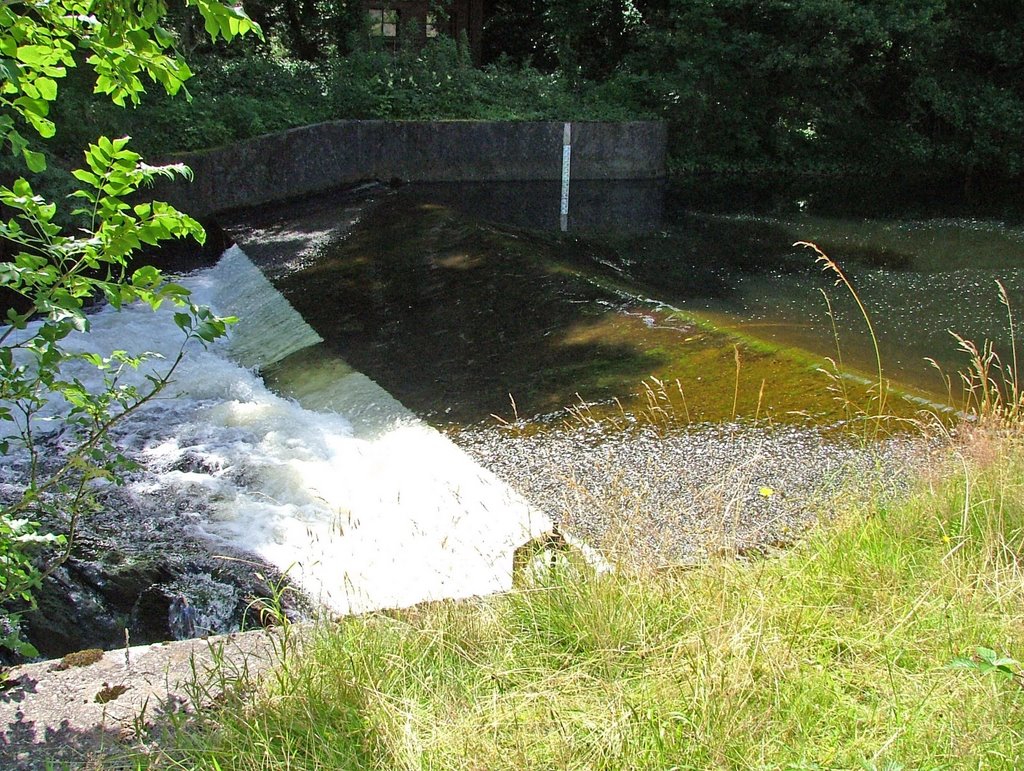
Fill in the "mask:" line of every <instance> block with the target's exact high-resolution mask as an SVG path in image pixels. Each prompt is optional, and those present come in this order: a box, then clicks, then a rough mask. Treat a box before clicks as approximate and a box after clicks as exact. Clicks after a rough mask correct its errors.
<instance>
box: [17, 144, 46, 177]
mask: <svg viewBox="0 0 1024 771" xmlns="http://www.w3.org/2000/svg"><path fill="white" fill-rule="evenodd" d="M21 153H22V155H24V156H25V164H26V165H27V166H28V169H29V171H31V172H34V173H36V174H38V173H39V172H41V171H45V170H46V156H44V155H43V154H42V153H37V152H35V151H34V150H29V149H28V148H27V147H26V148H25V149H24V150H22V151H21Z"/></svg>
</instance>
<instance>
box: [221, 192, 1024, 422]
mask: <svg viewBox="0 0 1024 771" xmlns="http://www.w3.org/2000/svg"><path fill="white" fill-rule="evenodd" d="M364 192H366V191H364ZM706 192H707V194H708V195H712V194H714V192H715V191H714V190H711V191H706ZM369 193H370V195H371V197H372V198H373V200H372V201H369V202H368V201H367V200H365V196H363V199H359V197H358V196H356V197H355V198H353V197H352V196H351V195H350V194H348V197H345V196H342V197H340V198H336V199H332V198H330V197H326V198H319V199H317V200H314V201H307V202H298V203H295V204H291V205H288V206H285V207H275V208H274V209H273V210H268V211H265V212H263V213H262V214H260V215H259V216H253V215H246V218H244V222H245V224H244V225H243V226H242V227H240V228H236V229H235V231H234V232H235V233H236V234H237V236H238V238H239V241H240V242H241V244H242V246H243V248H245V249H246V251H247V252H248V253H249V254H250V255H251V256H252V257H253V258H254V260H255V261H256V262H257V263H258V264H259V265H260V266H261V267H262V268H263V270H264V271H265V272H266V273H267V274H268V275H270V276H271V277H272V278H274V279H275V280H276V281H277V283H278V285H279V288H280V289H281V290H282V291H283V292H284V293H285V295H286V296H287V297H288V299H289V300H290V301H291V302H292V303H293V304H294V305H295V307H296V308H297V309H298V310H299V312H300V313H301V314H302V315H303V316H304V317H305V318H306V319H307V320H308V321H309V323H310V324H311V325H312V326H313V327H314V328H315V329H316V330H317V332H319V334H320V335H321V336H323V337H324V338H325V341H326V342H325V343H324V345H325V346H326V347H327V348H328V349H330V350H331V352H332V353H333V354H335V355H337V356H340V357H341V358H342V359H344V360H345V361H346V362H348V364H350V365H351V366H353V367H354V368H355V369H357V370H359V371H362V372H365V373H366V374H367V375H369V376H370V377H371V378H373V379H375V380H377V381H378V382H379V383H380V384H381V385H382V386H384V387H385V388H386V389H387V390H388V391H390V392H391V393H393V394H394V395H395V396H396V397H397V398H399V399H400V400H401V401H402V402H404V403H405V404H406V405H407V406H409V407H410V408H411V409H413V410H414V411H415V412H417V413H419V414H420V415H423V416H426V417H428V418H430V419H431V420H433V421H435V422H437V423H440V424H460V425H465V424H471V423H475V422H478V421H481V420H489V419H491V418H490V416H491V415H501V416H503V417H504V418H510V417H511V416H512V415H513V407H512V404H511V402H510V395H511V397H512V398H514V400H515V403H516V406H517V409H518V412H519V414H520V415H522V416H531V415H536V414H543V413H547V412H551V411H554V410H559V409H561V408H564V407H566V406H567V405H571V404H574V403H576V402H577V401H578V399H580V398H582V399H584V400H587V401H591V402H594V401H606V402H609V403H611V401H612V400H613V399H618V400H620V401H622V402H623V404H624V406H625V407H626V408H627V409H633V408H642V406H643V393H642V392H641V391H642V389H641V388H640V385H641V383H642V382H643V381H644V380H645V379H646V378H650V377H652V376H653V377H657V378H659V379H661V380H665V381H667V382H670V383H671V382H674V381H675V380H676V379H679V380H680V382H681V384H682V386H683V390H684V393H685V399H686V401H687V405H688V406H687V408H686V409H687V411H688V413H689V415H690V417H691V418H692V419H693V420H722V419H730V418H732V417H734V416H744V415H747V416H753V415H762V416H763V415H766V414H767V415H769V416H771V418H772V419H775V420H793V419H794V417H793V416H794V415H796V416H802V415H807V414H810V415H813V416H816V417H818V418H821V419H826V420H827V419H831V418H837V417H843V416H844V413H845V411H844V409H843V408H842V406H841V405H838V404H837V403H836V401H835V394H834V393H833V392H831V391H829V383H828V381H827V379H825V378H824V377H823V376H822V374H821V373H820V372H819V371H818V370H819V369H820V368H821V367H822V366H823V365H824V366H827V365H826V362H825V359H824V357H836V356H837V349H836V338H835V335H834V333H833V327H832V323H833V319H834V321H835V324H836V331H837V333H838V337H839V342H840V353H841V356H842V360H843V362H844V365H845V366H847V367H849V368H851V369H852V370H853V371H854V372H857V371H859V372H871V371H873V370H874V359H873V351H872V347H871V344H870V340H869V338H868V337H867V335H866V334H865V329H864V324H863V320H862V319H861V318H860V315H859V311H858V310H857V307H856V305H855V303H854V302H853V300H852V298H850V297H849V296H848V294H847V293H846V292H845V291H844V290H840V289H837V288H836V287H835V286H834V283H835V282H834V276H831V275H826V274H824V273H823V272H822V271H821V269H820V266H818V265H816V264H815V262H814V259H813V255H812V254H811V253H810V252H808V251H807V250H806V249H802V248H799V247H796V246H794V242H796V241H798V240H809V241H814V242H816V243H818V244H820V245H821V246H822V247H823V248H824V249H825V250H826V251H827V252H828V253H829V254H830V255H831V256H832V257H833V258H835V259H836V260H837V261H838V262H839V263H840V264H841V265H842V266H843V268H844V269H845V270H846V271H847V273H848V274H849V275H850V277H851V280H852V281H853V283H854V285H855V286H856V288H857V290H858V292H859V293H860V294H861V297H862V299H863V300H864V301H865V304H866V305H867V306H868V308H869V309H870V311H871V313H872V316H873V319H874V322H875V326H876V329H877V331H878V332H879V335H880V337H881V347H882V352H883V356H884V363H885V369H886V374H887V376H889V377H891V378H893V379H894V380H895V381H897V382H898V383H902V384H905V385H909V386H911V387H915V388H918V389H920V390H921V391H922V392H923V394H924V395H927V396H928V397H929V398H933V399H939V400H944V399H945V398H947V396H948V394H947V393H946V391H945V386H944V383H943V381H942V379H941V378H940V377H939V375H938V374H937V373H936V372H935V370H934V369H933V368H932V367H931V365H930V364H928V363H927V361H926V357H932V358H935V359H937V360H939V362H940V363H941V364H942V366H943V367H944V368H945V370H946V371H947V372H953V373H955V372H956V370H957V369H958V368H959V367H962V366H963V361H962V359H961V358H960V357H959V356H958V355H957V353H956V350H955V345H954V343H953V342H952V338H951V337H950V335H949V332H948V330H950V329H954V330H957V331H959V332H962V333H964V334H965V335H966V336H968V337H971V338H973V339H976V340H978V341H981V340H984V339H993V340H996V341H1001V342H1002V343H1004V344H1005V343H1007V342H1008V341H1007V340H1005V339H1003V338H1005V336H1006V335H1005V313H1004V312H1003V310H1004V309H1002V308H1001V307H1000V305H999V300H998V295H997V292H996V288H995V283H994V282H995V280H996V279H999V280H1000V281H1002V282H1003V283H1004V285H1005V286H1006V287H1007V290H1008V292H1009V295H1010V298H1011V300H1012V301H1013V302H1014V304H1015V305H1017V307H1020V306H1021V305H1024V271H1022V270H1021V269H1020V268H1019V267H1018V266H1019V265H1020V264H1021V259H1022V257H1024V233H1022V231H1021V229H1019V228H1015V227H1012V226H1007V225H1005V224H1003V223H1000V222H993V221H987V220H971V219H963V218H962V219H934V218H932V219H922V220H907V219H864V218H858V217H855V216H847V217H845V218H844V217H838V216H823V215H821V214H817V213H812V212H811V211H809V210H808V211H802V210H800V208H799V207H798V206H795V205H789V204H787V206H786V207H782V208H778V207H776V208H775V209H774V210H772V211H765V210H764V209H763V208H762V209H758V207H757V206H755V205H754V203H753V202H750V206H749V207H747V208H746V209H745V208H744V205H743V201H744V200H745V199H744V198H743V196H742V191H740V192H739V193H737V194H736V196H737V197H736V199H735V200H734V203H735V206H734V207H733V209H732V210H731V211H718V210H715V207H714V206H708V207H706V208H705V210H700V209H699V208H695V207H690V206H688V205H687V204H686V198H685V197H682V198H681V197H680V193H679V190H678V189H673V190H669V191H668V194H667V195H666V191H665V190H664V189H663V187H662V186H660V185H658V184H652V183H635V184H634V183H602V184H594V185H591V186H590V188H589V192H587V186H585V185H582V184H578V185H575V186H574V187H573V193H572V199H571V200H572V204H571V209H572V211H573V215H572V216H571V217H570V231H569V232H568V233H560V232H559V231H558V228H557V216H556V215H557V200H558V186H557V184H555V183H513V184H501V185H462V184H459V185H455V184H440V185H409V186H405V187H402V188H401V189H399V190H398V191H393V190H388V189H385V188H382V187H381V186H377V187H375V188H373V189H372V190H369ZM588 196H589V198H588ZM752 200H753V199H752ZM588 202H589V203H588ZM691 203H692V202H691ZM721 203H722V204H723V206H724V204H726V203H728V201H727V200H726V199H724V198H723V199H722V201H721ZM797 203H799V202H797ZM787 207H788V208H787ZM811 208H812V209H813V207H811ZM747 209H749V210H747ZM602 211H604V214H605V216H606V219H605V220H604V222H603V223H602V222H601V219H600V218H601V216H602V215H601V212H602ZM588 218H589V219H590V220H591V221H590V222H589V223H588V224H586V226H584V223H585V221H586V220H587V219H588ZM823 293H825V294H827V295H828V296H829V302H830V303H831V308H832V314H833V315H832V317H831V318H830V316H829V305H828V304H827V303H826V301H825V299H824V298H823V297H822V294H823ZM737 362H739V364H737ZM737 370H738V372H739V374H737ZM890 406H891V405H890ZM608 409H609V410H612V409H617V407H614V408H613V407H608ZM797 419H802V418H797Z"/></svg>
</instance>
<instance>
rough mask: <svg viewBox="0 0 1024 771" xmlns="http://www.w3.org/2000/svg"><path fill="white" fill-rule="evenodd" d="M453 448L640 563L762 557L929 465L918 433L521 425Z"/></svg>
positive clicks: (580, 531) (607, 548)
mask: <svg viewBox="0 0 1024 771" xmlns="http://www.w3.org/2000/svg"><path fill="white" fill-rule="evenodd" d="M453 438H455V440H456V442H457V443H458V444H460V445H461V446H462V447H463V449H465V450H466V451H467V452H469V453H470V454H471V455H472V456H474V457H475V458H476V459H477V460H479V461H480V462H481V463H482V464H483V465H485V466H487V467H489V468H490V469H491V470H492V471H494V472H495V473H496V474H497V475H498V476H499V477H501V478H502V479H504V480H505V481H506V482H508V483H509V484H510V485H511V486H512V487H513V488H514V489H516V490H517V491H519V492H520V493H522V494H523V495H524V496H526V498H527V499H529V500H530V501H531V502H533V503H534V504H535V505H537V506H539V507H541V508H543V509H544V510H545V511H546V513H547V514H548V515H549V516H550V517H551V518H552V519H553V520H554V521H556V522H559V523H561V526H562V527H563V528H565V529H566V530H567V531H568V532H571V533H573V534H575V535H577V536H578V537H580V538H582V539H583V540H585V541H586V542H588V543H589V544H590V545H592V546H594V547H596V548H598V549H600V550H602V551H603V552H605V553H606V554H608V555H609V556H612V557H617V558H625V559H627V560H628V561H631V562H632V561H639V562H641V563H644V564H648V565H650V564H653V565H665V564H679V563H683V564H693V563H696V562H699V561H700V560H702V559H705V558H707V556H708V555H709V554H719V553H724V554H740V555H743V554H748V555H749V554H752V553H754V554H756V553H765V552H767V551H770V550H771V549H773V548H776V547H779V546H784V545H786V544H789V543H792V542H793V541H794V539H796V538H797V537H798V536H799V534H800V533H802V532H803V531H805V530H806V529H807V528H808V527H810V526H813V525H814V524H816V523H818V522H820V521H822V520H823V519H826V520H827V519H828V518H831V517H834V516H836V515H837V514H839V513H841V512H842V511H843V510H844V509H845V508H848V507H849V506H850V505H851V503H853V502H863V501H864V500H865V499H867V498H870V497H874V498H875V499H876V500H878V501H884V500H886V499H889V498H891V497H892V496H893V495H897V494H899V493H901V492H903V491H905V490H906V489H907V486H908V484H909V483H910V481H911V479H912V473H913V469H915V468H921V467H922V464H923V463H929V462H937V458H936V457H933V456H934V452H933V450H934V448H935V446H936V445H935V443H934V442H931V441H929V440H927V439H924V438H922V437H921V436H919V435H909V434H904V435H900V436H896V437H892V438H888V439H884V440H882V441H878V442H864V441H862V440H859V439H857V438H853V437H850V436H848V435H844V434H843V433H841V432H837V431H836V429H835V428H831V429H822V428H816V427H807V426H793V425H789V426H769V427H764V426H756V425H753V424H749V423H747V424H744V423H728V424H705V425H700V426H695V427H692V428H689V429H685V430H676V431H671V432H664V431H659V430H656V429H655V428H653V427H649V428H640V429H635V430H631V431H622V432H618V431H617V432H609V431H607V430H605V429H604V428H602V427H600V426H594V425H578V426H562V427H558V428H554V429H549V430H536V429H535V427H534V428H533V429H531V427H530V426H528V425H524V424H519V425H517V426H509V425H505V426H478V427H474V428H471V429H466V430H463V431H461V432H459V433H457V434H456V435H455V436H454V437H453Z"/></svg>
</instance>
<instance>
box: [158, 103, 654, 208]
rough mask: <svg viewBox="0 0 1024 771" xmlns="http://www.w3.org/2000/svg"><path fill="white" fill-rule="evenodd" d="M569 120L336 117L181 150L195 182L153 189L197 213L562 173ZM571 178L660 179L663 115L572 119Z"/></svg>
mask: <svg viewBox="0 0 1024 771" xmlns="http://www.w3.org/2000/svg"><path fill="white" fill-rule="evenodd" d="M564 125H565V124H564V123H562V122H558V121H533V122H511V121H502V122H497V121H373V120H370V121H358V120H346V121H332V122H329V123H319V124H316V125H312V126H304V127H302V128H296V129H291V130H290V131H284V132H280V133H276V134H267V135H264V136H261V137H256V138H254V139H250V140H247V141H245V142H239V143H237V144H233V145H228V146H225V147H219V148H214V149H211V150H205V151H201V152H195V153H185V154H182V155H180V156H177V157H176V158H174V160H176V161H182V162H184V163H186V164H187V165H188V166H190V167H191V168H192V170H193V173H194V175H195V178H194V180H193V181H192V182H191V183H190V184H186V183H173V184H170V183H168V184H163V185H161V186H159V187H158V188H157V190H156V191H155V193H154V196H155V197H158V198H162V199H166V200H169V201H170V202H171V203H173V204H175V205H176V206H178V207H179V208H181V209H182V210H184V211H187V212H188V213H190V214H192V215H194V216H199V217H202V216H207V215H210V214H215V213H217V212H222V211H227V210H230V209H237V208H243V207H247V206H256V205H260V204H266V203H271V202H273V201H279V200H286V199H288V198H296V197H299V196H305V195H310V194H315V193H318V192H321V191H324V190H330V189H332V188H337V187H342V186H345V185H351V184H353V183H355V182H358V181H360V180H364V179H381V180H392V179H399V180H402V181H406V182H463V181H466V182H469V181H471V182H498V181H503V182H504V181H530V180H557V179H560V178H561V174H562V136H563V128H564ZM572 136H573V150H572V178H573V179H574V180H616V179H657V178H660V177H662V176H664V173H665V146H666V128H665V124H663V123H657V122H652V121H629V122H616V123H611V122H580V123H573V124H572Z"/></svg>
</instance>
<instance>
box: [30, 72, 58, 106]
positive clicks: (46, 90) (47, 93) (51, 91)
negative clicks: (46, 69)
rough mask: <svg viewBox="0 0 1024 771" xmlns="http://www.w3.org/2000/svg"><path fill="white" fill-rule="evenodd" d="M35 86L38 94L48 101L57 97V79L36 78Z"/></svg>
mask: <svg viewBox="0 0 1024 771" xmlns="http://www.w3.org/2000/svg"><path fill="white" fill-rule="evenodd" d="M35 86H36V88H37V89H39V96H40V97H41V98H43V99H45V100H46V101H48V102H52V101H53V100H54V99H56V98H57V81H55V80H52V79H51V78H36V81H35Z"/></svg>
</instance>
